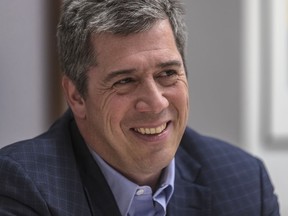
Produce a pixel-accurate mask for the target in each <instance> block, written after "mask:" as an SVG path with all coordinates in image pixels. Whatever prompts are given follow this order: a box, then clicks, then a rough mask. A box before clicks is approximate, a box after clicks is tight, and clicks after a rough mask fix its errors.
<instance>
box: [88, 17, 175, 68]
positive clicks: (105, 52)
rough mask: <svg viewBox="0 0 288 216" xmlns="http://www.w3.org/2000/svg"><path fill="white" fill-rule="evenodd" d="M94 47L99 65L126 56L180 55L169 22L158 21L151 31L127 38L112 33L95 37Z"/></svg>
mask: <svg viewBox="0 0 288 216" xmlns="http://www.w3.org/2000/svg"><path fill="white" fill-rule="evenodd" d="M92 45H93V48H94V51H95V53H96V58H97V63H98V64H101V62H103V61H104V60H107V59H114V60H116V59H119V58H122V57H124V56H129V55H134V54H137V53H145V52H151V51H158V50H163V51H164V50H167V52H174V53H177V54H179V52H178V49H177V46H176V42H175V37H174V34H173V31H172V28H171V25H170V23H169V21H168V20H161V21H158V22H157V23H155V24H154V25H153V26H152V28H151V29H149V30H148V31H145V32H140V33H134V34H129V35H125V36H123V35H115V34H111V33H102V34H97V35H93V36H92Z"/></svg>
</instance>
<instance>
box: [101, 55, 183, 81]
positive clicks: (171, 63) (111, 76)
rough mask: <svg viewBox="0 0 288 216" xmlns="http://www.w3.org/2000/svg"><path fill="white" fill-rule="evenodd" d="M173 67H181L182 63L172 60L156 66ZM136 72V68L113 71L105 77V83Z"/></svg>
mask: <svg viewBox="0 0 288 216" xmlns="http://www.w3.org/2000/svg"><path fill="white" fill-rule="evenodd" d="M172 66H174V67H175V66H176V67H181V66H182V62H181V61H179V60H170V61H166V62H161V63H159V64H157V65H156V68H166V67H172ZM135 72H136V68H131V69H123V70H116V71H112V72H110V73H109V74H108V75H107V76H106V77H105V79H104V82H109V81H110V80H112V79H114V78H115V77H117V76H121V75H131V74H133V73H135Z"/></svg>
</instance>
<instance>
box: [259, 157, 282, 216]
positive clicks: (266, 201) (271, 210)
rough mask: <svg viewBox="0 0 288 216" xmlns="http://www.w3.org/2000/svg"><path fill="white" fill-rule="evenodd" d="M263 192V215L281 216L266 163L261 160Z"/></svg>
mask: <svg viewBox="0 0 288 216" xmlns="http://www.w3.org/2000/svg"><path fill="white" fill-rule="evenodd" d="M259 165H260V174H261V192H262V194H261V195H262V197H261V198H262V214H261V215H262V216H279V215H280V213H279V205H278V201H277V196H276V195H275V194H274V188H273V185H272V183H271V181H270V178H269V175H268V173H267V171H266V168H265V166H264V164H263V163H262V162H261V161H260V160H259Z"/></svg>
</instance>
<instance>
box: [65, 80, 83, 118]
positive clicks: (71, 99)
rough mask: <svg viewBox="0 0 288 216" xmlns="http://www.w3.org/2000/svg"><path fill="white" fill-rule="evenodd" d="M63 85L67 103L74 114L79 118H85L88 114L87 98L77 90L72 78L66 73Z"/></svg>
mask: <svg viewBox="0 0 288 216" xmlns="http://www.w3.org/2000/svg"><path fill="white" fill-rule="evenodd" d="M62 87H63V90H64V94H65V98H66V100H67V103H68V104H69V107H70V108H71V109H72V111H73V114H74V115H75V116H77V117H78V118H81V119H84V118H85V116H86V112H85V100H84V98H83V97H82V96H81V94H80V93H79V91H78V90H77V88H76V86H75V84H74V83H73V82H72V80H71V79H69V78H68V77H67V76H66V75H64V76H63V78H62Z"/></svg>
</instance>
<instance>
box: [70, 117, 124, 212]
mask: <svg viewBox="0 0 288 216" xmlns="http://www.w3.org/2000/svg"><path fill="white" fill-rule="evenodd" d="M70 130H71V134H72V142H73V146H74V151H75V157H76V160H77V164H78V167H79V171H80V175H81V178H82V181H83V185H84V191H85V193H86V197H87V200H88V203H89V206H90V209H91V214H92V215H97V216H104V215H113V216H121V214H120V211H119V209H118V206H117V204H116V201H115V198H114V196H113V193H112V191H111V189H110V188H109V185H108V183H107V182H106V180H105V177H104V176H103V174H102V172H101V170H100V168H99V166H98V165H97V163H96V162H95V160H94V159H93V156H92V155H91V154H90V152H89V149H88V147H87V146H86V144H85V142H84V140H83V138H82V137H81V135H80V132H79V130H78V128H77V126H76V123H75V121H74V122H72V123H71V128H70Z"/></svg>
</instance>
